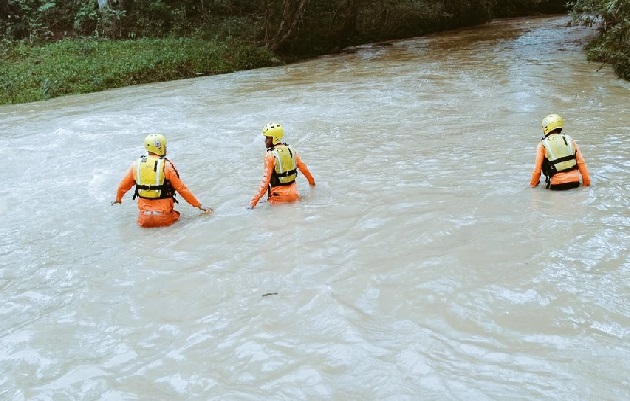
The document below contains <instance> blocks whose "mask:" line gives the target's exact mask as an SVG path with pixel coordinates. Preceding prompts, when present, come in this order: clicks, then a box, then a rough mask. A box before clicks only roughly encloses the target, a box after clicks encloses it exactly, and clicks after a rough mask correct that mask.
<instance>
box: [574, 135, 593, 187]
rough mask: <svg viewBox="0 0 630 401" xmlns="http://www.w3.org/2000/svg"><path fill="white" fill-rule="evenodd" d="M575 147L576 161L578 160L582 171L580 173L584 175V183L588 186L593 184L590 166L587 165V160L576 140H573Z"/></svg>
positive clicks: (579, 169) (579, 168)
mask: <svg viewBox="0 0 630 401" xmlns="http://www.w3.org/2000/svg"><path fill="white" fill-rule="evenodd" d="M573 147H574V148H575V161H576V162H577V166H578V171H579V172H580V175H581V176H582V184H583V185H584V186H585V187H588V186H590V185H591V176H590V175H589V174H588V167H586V161H585V160H584V157H583V156H582V152H581V151H580V148H579V147H578V146H577V143H575V141H573Z"/></svg>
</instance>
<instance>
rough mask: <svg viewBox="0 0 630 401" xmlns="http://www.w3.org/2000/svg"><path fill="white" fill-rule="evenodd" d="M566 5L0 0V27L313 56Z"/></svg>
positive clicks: (31, 34) (536, 0) (473, 0)
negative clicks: (217, 42) (238, 45)
mask: <svg viewBox="0 0 630 401" xmlns="http://www.w3.org/2000/svg"><path fill="white" fill-rule="evenodd" d="M565 11H567V9H566V7H565V0H441V1H436V0H63V1H61V0H0V32H2V34H3V35H4V38H5V39H8V40H27V41H30V42H35V41H41V40H43V39H59V38H63V37H67V36H98V37H106V38H110V39H129V38H147V37H153V38H155V37H166V36H178V37H181V36H188V37H190V36H193V37H201V38H208V37H210V36H214V37H227V36H231V37H237V38H240V39H243V40H247V41H254V42H255V43H257V44H259V45H263V46H265V47H267V48H268V49H270V50H273V51H276V52H280V53H284V54H294V55H313V54H320V53H326V52H330V51H331V50H334V49H335V48H339V47H343V46H348V45H354V44H359V43H366V42H372V41H381V40H389V39H399V38H407V37H413V36H419V35H423V34H426V33H431V32H436V31H440V30H445V29H451V28H456V27H462V26H470V25H475V24H480V23H483V22H487V21H489V20H491V19H493V18H497V17H505V16H522V15H527V14H534V13H559V12H565Z"/></svg>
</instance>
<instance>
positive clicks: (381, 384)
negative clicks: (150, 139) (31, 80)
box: [0, 17, 630, 401]
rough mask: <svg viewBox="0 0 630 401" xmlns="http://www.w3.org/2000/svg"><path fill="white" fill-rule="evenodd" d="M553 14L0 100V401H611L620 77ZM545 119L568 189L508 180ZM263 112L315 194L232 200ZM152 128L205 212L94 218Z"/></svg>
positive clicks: (518, 174) (620, 373)
mask: <svg viewBox="0 0 630 401" xmlns="http://www.w3.org/2000/svg"><path fill="white" fill-rule="evenodd" d="M566 23H567V18H565V17H545V18H530V19H514V20H502V21H497V22H493V23H491V24H487V25H484V26H480V27H476V28H473V29H465V30H459V31H456V32H447V33H443V34H439V35H434V36H430V37H422V38H417V39H411V40H405V41H398V42H395V43H392V44H391V46H362V47H359V48H357V49H355V50H356V51H353V52H347V53H345V54H339V55H334V56H328V57H321V58H318V59H316V60H312V61H308V62H304V63H299V64H294V65H288V66H283V67H277V68H267V69H260V70H254V71H243V72H238V73H234V74H227V75H221V76H214V77H204V78H198V79H192V80H183V81H176V82H168V83H160V84H155V85H144V86H138V87H130V88H124V89H120V90H113V91H106V92H102V93H95V94H90V95H82V96H70V97H65V98H60V99H55V100H51V101H47V102H39V103H33V104H26V105H16V106H3V107H0V155H1V156H2V159H3V160H4V170H3V171H4V172H5V173H4V177H5V185H4V186H3V188H1V189H0V218H1V219H2V223H1V229H0V230H1V231H0V256H1V258H0V296H1V298H2V303H1V304H0V318H1V321H0V371H2V374H1V375H0V399H2V400H12V401H13V400H15V401H20V400H29V401H30V400H111V401H118V400H263V399H272V400H476V401H479V400H563V401H566V400H626V399H629V398H630V382H629V379H628V372H630V345H629V344H630V343H629V342H628V338H629V336H630V304H629V295H630V288H629V284H628V283H629V281H628V277H629V275H630V250H629V249H628V248H629V245H628V244H630V233H629V227H630V212H629V211H628V206H629V203H630V201H629V200H628V196H629V194H630V154H629V153H628V149H629V148H630V114H629V112H628V110H629V108H628V104H629V103H628V95H629V94H630V85H629V84H628V83H627V82H624V81H621V80H619V79H617V78H616V77H615V75H614V74H613V73H612V72H611V71H610V69H609V68H608V67H603V68H601V67H602V66H601V65H599V64H595V63H589V62H587V61H586V59H585V56H584V54H583V53H582V50H581V46H582V44H583V42H584V39H585V37H586V36H587V35H588V34H589V32H588V31H585V30H584V29H582V28H576V27H573V28H568V27H566ZM550 113H558V114H560V115H562V116H563V117H564V119H565V132H567V133H569V134H570V135H572V136H573V137H574V138H575V139H576V140H577V141H578V143H579V145H580V147H581V149H582V152H583V153H584V156H585V158H586V161H587V163H588V167H589V169H590V172H591V178H592V186H591V187H590V188H584V187H582V188H579V189H577V190H573V191H568V192H553V193H552V192H550V191H547V190H544V189H542V188H536V189H531V188H529V187H528V182H529V175H530V172H531V169H532V167H533V162H534V157H535V147H536V144H537V141H538V140H539V139H540V135H541V130H540V121H541V119H542V118H543V117H544V116H545V115H547V114H550ZM271 121H277V122H280V123H282V124H284V126H285V134H286V135H285V139H286V141H287V142H288V143H290V144H292V145H294V146H295V147H296V148H297V149H298V151H299V152H300V154H301V156H302V158H303V160H304V161H305V162H306V163H307V164H308V166H309V168H310V170H311V172H312V173H313V174H314V176H315V179H316V181H317V186H316V187H314V188H309V187H308V185H307V183H306V181H305V180H304V178H303V177H299V178H298V185H299V188H300V192H301V194H302V195H303V200H302V201H301V202H299V203H296V204H292V205H283V206H274V207H270V206H269V205H268V204H267V203H266V202H262V203H261V204H260V205H259V207H257V208H256V209H254V210H246V206H247V205H248V202H249V199H250V198H251V196H252V195H253V194H254V192H255V190H256V187H257V185H258V182H259V180H260V178H261V174H262V160H263V154H264V142H263V138H262V136H261V134H260V130H261V129H262V127H263V126H264V125H265V124H266V123H268V122H271ZM158 131H159V132H163V133H164V134H165V135H166V136H167V137H168V139H169V157H170V158H171V159H172V160H173V161H174V162H175V164H176V166H177V167H178V169H179V172H180V174H181V177H182V178H183V180H184V182H185V183H186V184H187V185H188V187H189V188H190V189H191V190H192V191H193V193H195V195H196V196H197V197H198V198H199V199H200V200H201V201H202V202H203V203H204V204H206V205H208V206H211V207H213V208H214V209H215V213H214V214H213V215H211V216H205V215H201V214H200V213H199V211H198V210H197V209H194V208H192V207H190V206H189V205H187V204H186V203H185V202H184V201H183V200H181V199H180V203H179V205H178V206H177V207H178V210H180V211H181V212H182V216H183V217H182V220H181V221H179V222H178V223H176V224H175V225H173V226H171V227H167V228H163V229H142V228H139V227H138V226H137V225H136V223H135V219H136V213H137V209H136V206H135V202H133V201H132V200H131V193H128V194H127V196H126V197H125V198H124V199H123V203H122V205H117V206H110V202H111V201H112V200H113V199H114V194H115V190H116V187H117V185H118V182H119V181H120V179H121V178H122V176H123V175H124V173H125V171H126V169H127V168H128V166H129V164H130V163H131V161H132V160H133V159H134V158H136V157H137V156H139V155H140V154H142V153H143V148H142V140H143V138H144V136H145V134H147V133H149V132H158Z"/></svg>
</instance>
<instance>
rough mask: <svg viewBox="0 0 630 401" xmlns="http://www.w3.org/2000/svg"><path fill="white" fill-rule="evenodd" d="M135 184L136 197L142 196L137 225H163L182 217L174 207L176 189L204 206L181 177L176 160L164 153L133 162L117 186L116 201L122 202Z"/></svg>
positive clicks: (191, 203)
mask: <svg viewBox="0 0 630 401" xmlns="http://www.w3.org/2000/svg"><path fill="white" fill-rule="evenodd" d="M134 185H135V186H136V191H135V193H134V195H133V199H136V198H140V199H138V225H139V226H141V227H163V226H168V225H171V224H173V223H175V222H176V221H177V220H179V212H178V211H176V210H173V207H174V205H175V202H177V201H176V200H175V192H177V193H179V194H180V195H181V196H182V197H183V198H184V199H185V200H186V202H188V203H190V205H191V206H193V207H199V205H201V202H199V201H198V200H197V198H195V196H194V195H193V194H192V192H191V191H190V190H189V189H188V188H187V187H186V185H185V184H184V183H183V181H182V180H181V179H180V178H179V173H178V172H177V170H176V169H175V166H174V165H173V162H171V161H170V160H169V159H167V158H166V157H164V156H157V155H154V154H149V155H147V156H141V157H140V158H139V159H138V160H135V161H134V162H133V163H131V166H130V167H129V170H127V174H126V175H125V176H124V177H123V179H122V181H121V182H120V185H118V190H117V191H116V201H117V202H120V201H121V200H122V198H123V196H124V195H125V193H127V191H129V190H130V189H131V187H133V186H134Z"/></svg>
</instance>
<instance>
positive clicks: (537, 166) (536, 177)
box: [529, 143, 545, 188]
mask: <svg viewBox="0 0 630 401" xmlns="http://www.w3.org/2000/svg"><path fill="white" fill-rule="evenodd" d="M544 159H545V148H544V147H543V145H542V143H539V144H538V146H537V147H536V161H535V162H534V170H533V171H532V177H531V179H530V180H529V186H530V187H532V188H534V187H536V186H538V184H540V173H541V172H542V165H543V160H544Z"/></svg>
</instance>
